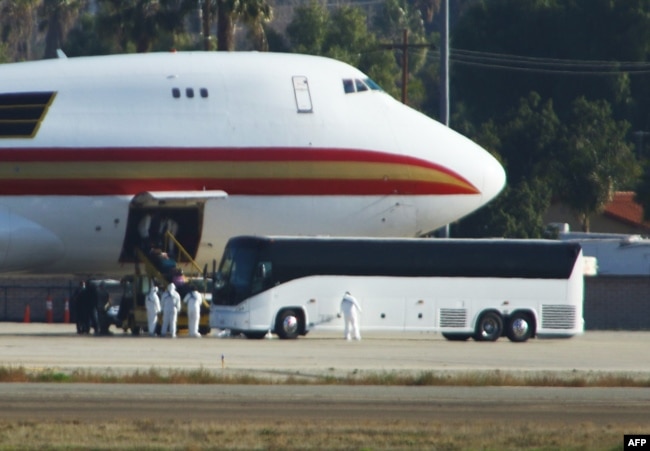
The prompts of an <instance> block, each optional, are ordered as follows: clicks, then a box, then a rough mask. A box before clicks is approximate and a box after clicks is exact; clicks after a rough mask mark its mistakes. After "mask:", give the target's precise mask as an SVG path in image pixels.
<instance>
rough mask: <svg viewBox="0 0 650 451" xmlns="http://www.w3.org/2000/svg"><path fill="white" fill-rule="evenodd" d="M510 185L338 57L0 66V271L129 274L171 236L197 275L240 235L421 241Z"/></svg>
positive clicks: (188, 57)
mask: <svg viewBox="0 0 650 451" xmlns="http://www.w3.org/2000/svg"><path fill="white" fill-rule="evenodd" d="M504 184H505V174H504V170H503V168H502V167H501V165H500V164H499V163H498V162H497V161H496V160H495V159H494V158H493V157H492V156H491V155H490V154H489V153H487V152H486V151H485V150H484V149H482V148H480V147H479V146H477V145H476V144H474V143H473V142H471V141H470V140H468V139H467V138H465V137H463V136H461V135H459V134H458V133H455V132H454V131H452V130H450V129H448V128H446V127H444V126H443V125H441V124H439V123H437V122H435V121H433V120H432V119H430V118H428V117H426V116H424V115H422V114H420V113H418V112H416V111H414V110H412V109H410V108H408V107H406V106H404V105H402V104H401V103H399V102H397V101H396V100H394V99H393V98H392V97H390V96H389V95H387V94H386V93H384V92H382V91H381V89H379V87H378V86H377V85H376V84H375V83H374V82H373V81H372V80H370V79H369V78H368V77H367V76H366V75H364V74H363V73H362V72H360V71H359V70H357V69H355V68H353V67H351V66H349V65H347V64H344V63H341V62H338V61H334V60H331V59H327V58H321V57H314V56H305V55H295V54H271V53H248V52H246V53H244V52H242V53H221V52H212V53H201V52H199V53H158V54H144V55H143V54H138V55H116V56H100V57H83V58H61V59H57V60H45V61H35V62H24V63H16V64H3V65H0V273H4V274H9V273H28V274H115V275H119V274H123V273H127V272H132V271H133V262H134V258H135V257H134V252H135V248H137V247H140V246H142V245H143V241H146V240H150V241H153V240H157V239H159V238H160V233H162V232H163V231H164V229H165V225H169V224H172V229H173V230H174V231H175V234H176V236H177V237H178V239H179V240H180V242H181V243H182V244H183V245H184V247H185V248H186V249H187V250H188V252H189V253H190V254H191V255H192V256H193V257H195V258H196V260H197V262H198V263H199V264H201V265H203V264H204V263H206V262H211V261H212V260H213V259H218V258H219V257H220V253H221V251H222V249H223V246H224V244H225V242H226V240H227V239H228V238H229V237H231V236H233V235H238V234H283V235H291V234H298V235H300V234H302V235H315V234H324V235H332V236H337V235H349V236H417V235H420V234H422V233H425V232H428V231H431V230H433V229H436V228H438V227H440V226H442V225H444V224H447V223H450V222H452V221H455V220H457V219H459V218H461V217H462V216H464V215H466V214H468V213H470V212H472V211H473V210H475V209H477V208H479V207H481V206H482V205H484V204H485V203H487V202H488V201H490V200H491V199H492V198H494V197H495V196H496V195H497V194H498V193H499V191H500V190H501V189H502V188H503V186H504ZM169 219H171V220H172V222H169V221H168V220H169ZM146 245H148V243H147V244H146Z"/></svg>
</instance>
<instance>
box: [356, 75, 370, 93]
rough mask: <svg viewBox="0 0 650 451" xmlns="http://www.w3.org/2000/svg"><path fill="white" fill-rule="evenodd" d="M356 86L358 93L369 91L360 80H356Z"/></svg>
mask: <svg viewBox="0 0 650 451" xmlns="http://www.w3.org/2000/svg"><path fill="white" fill-rule="evenodd" d="M354 84H355V85H356V87H357V92H361V91H367V90H368V87H367V86H366V85H365V84H364V83H363V82H362V81H361V80H359V79H358V78H357V79H356V80H354Z"/></svg>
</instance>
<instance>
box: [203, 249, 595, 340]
mask: <svg viewBox="0 0 650 451" xmlns="http://www.w3.org/2000/svg"><path fill="white" fill-rule="evenodd" d="M215 278H216V282H215V290H214V293H213V296H212V306H211V312H210V326H211V327H214V328H218V329H230V330H231V331H232V332H233V333H243V334H244V335H246V336H247V337H249V338H262V337H264V336H265V335H266V334H267V333H268V332H272V333H275V334H277V335H278V336H279V337H280V338H296V337H298V336H299V335H305V334H306V333H307V332H309V330H311V329H313V328H318V329H325V330H341V331H342V330H343V320H342V319H340V317H339V315H338V312H339V309H340V303H341V299H342V297H343V295H344V293H345V292H346V291H350V292H351V293H352V294H353V295H354V296H355V297H356V298H357V300H359V302H360V304H361V307H362V310H363V311H362V313H361V315H360V328H361V331H362V332H363V331H369V330H385V331H406V330H409V331H434V332H440V333H442V335H443V336H444V337H445V338H447V339H448V340H467V339H468V338H470V337H472V338H474V339H475V340H479V341H494V340H497V339H498V338H499V337H501V336H507V337H508V338H509V339H510V340H512V341H516V342H522V341H526V340H528V339H529V338H531V337H535V336H539V337H571V336H573V335H576V334H580V333H582V332H583V318H582V308H583V283H584V282H583V257H582V251H581V247H580V245H579V244H577V243H570V242H561V241H551V240H502V239H492V240H487V239H485V240H483V239H481V240H459V239H424V238H405V239H392V238H329V237H280V236H278V237H273V236H267V237H262V236H239V237H235V238H232V239H231V240H230V241H229V242H228V243H227V245H226V247H225V250H224V253H223V257H222V259H221V262H220V265H219V271H218V272H217V274H215Z"/></svg>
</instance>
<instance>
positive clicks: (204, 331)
mask: <svg viewBox="0 0 650 451" xmlns="http://www.w3.org/2000/svg"><path fill="white" fill-rule="evenodd" d="M211 330H212V329H211V328H210V326H199V334H201V335H208V334H209V333H210V331H211Z"/></svg>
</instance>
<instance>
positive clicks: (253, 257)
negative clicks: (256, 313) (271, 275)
mask: <svg viewBox="0 0 650 451" xmlns="http://www.w3.org/2000/svg"><path fill="white" fill-rule="evenodd" d="M257 254H258V251H257V249H255V248H252V247H245V246H240V247H229V248H227V249H226V250H225V252H224V255H223V258H222V259H221V264H220V265H219V272H218V273H217V275H216V283H215V287H214V293H213V296H212V302H213V303H214V304H218V305H236V304H238V303H240V302H241V301H243V300H244V299H246V298H247V297H249V296H251V295H252V294H253V293H252V288H251V287H252V284H253V278H254V272H255V268H256V266H257V265H256V263H257Z"/></svg>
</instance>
